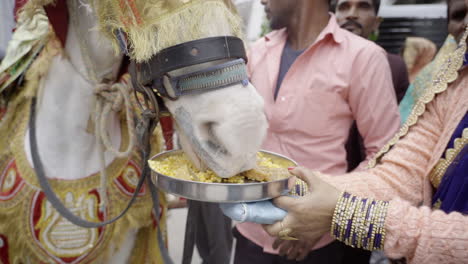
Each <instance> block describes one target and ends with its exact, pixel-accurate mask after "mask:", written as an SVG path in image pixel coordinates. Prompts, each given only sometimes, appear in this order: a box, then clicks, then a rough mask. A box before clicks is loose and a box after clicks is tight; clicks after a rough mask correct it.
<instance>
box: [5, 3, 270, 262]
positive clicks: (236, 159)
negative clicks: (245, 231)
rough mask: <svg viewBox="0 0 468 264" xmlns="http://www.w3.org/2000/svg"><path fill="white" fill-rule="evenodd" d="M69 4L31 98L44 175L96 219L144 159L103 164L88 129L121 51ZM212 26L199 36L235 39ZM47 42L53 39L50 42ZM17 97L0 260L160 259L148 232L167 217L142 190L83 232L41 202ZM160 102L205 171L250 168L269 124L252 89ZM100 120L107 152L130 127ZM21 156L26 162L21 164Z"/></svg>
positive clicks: (220, 24)
mask: <svg viewBox="0 0 468 264" xmlns="http://www.w3.org/2000/svg"><path fill="white" fill-rule="evenodd" d="M67 2H68V4H69V5H73V6H75V7H77V8H75V9H73V11H72V12H76V13H74V14H70V17H71V19H70V20H71V23H69V26H68V33H67V38H66V45H65V47H64V48H63V51H64V52H63V53H61V54H58V55H56V56H53V57H52V59H51V61H50V66H49V68H48V70H47V71H46V72H45V75H43V76H40V78H39V80H38V81H39V83H38V86H39V87H37V89H35V90H34V89H33V91H34V92H35V93H36V95H37V98H38V99H37V111H36V137H37V146H38V150H39V152H38V154H39V156H40V158H41V161H42V164H43V166H44V172H45V175H46V176H47V178H48V179H49V181H50V182H51V185H52V186H53V187H54V190H55V191H56V192H57V194H58V197H60V198H61V200H62V201H63V203H64V204H66V205H67V207H68V208H69V209H71V211H72V212H74V213H75V214H76V215H78V216H81V217H83V218H85V219H87V220H91V221H99V220H101V221H102V220H105V219H107V217H106V216H108V217H110V216H115V215H116V214H117V213H118V212H119V211H120V210H121V209H122V208H123V207H124V206H125V204H126V203H127V201H128V200H129V196H130V194H131V192H132V191H134V189H135V185H136V184H135V180H137V179H136V177H135V175H137V174H138V173H139V172H140V170H141V168H140V167H139V164H138V162H139V158H141V157H138V155H136V154H131V155H130V157H129V158H122V157H117V156H116V154H115V152H112V151H105V153H104V160H101V154H102V151H103V150H102V145H101V144H99V143H98V142H97V139H96V135H95V133H93V132H94V131H95V130H90V127H92V125H93V122H90V120H93V116H94V115H93V110H94V105H95V102H96V90H95V89H96V86H98V84H99V83H101V82H104V81H109V80H110V81H111V82H117V81H118V80H117V75H118V72H119V69H120V65H121V62H122V55H116V54H115V52H114V50H113V48H112V45H111V44H110V42H109V40H108V39H106V38H104V37H103V34H101V32H99V31H98V30H96V28H97V26H98V24H97V23H98V22H97V17H96V14H95V13H94V11H93V9H92V8H90V5H89V4H88V3H87V2H86V1H85V0H80V1H78V0H76V1H74V0H67ZM185 2H187V1H185ZM77 3H79V5H76V4H77ZM213 23H214V24H213V25H211V26H208V27H207V31H206V37H212V36H229V35H232V30H231V27H230V25H229V23H228V22H227V21H216V22H215V21H213ZM180 30H181V31H183V30H184V28H180ZM175 33H177V32H175ZM52 42H54V41H53V40H50V41H49V44H50V43H52ZM50 46H53V45H51V44H50ZM46 49H47V48H46ZM40 56H41V55H40ZM40 56H39V57H40ZM222 62H225V60H222V61H216V62H210V63H205V64H202V65H195V66H191V67H187V68H184V69H180V70H177V71H174V72H171V74H176V75H179V74H184V73H189V72H193V71H196V70H199V69H204V68H206V67H210V66H213V65H216V64H219V63H222ZM33 66H34V64H33ZM28 81H29V80H27V81H26V84H25V85H26V86H27V85H28ZM19 94H21V93H19ZM25 98H28V97H27V96H25ZM19 101H20V102H19V103H17V104H14V105H13V106H9V108H8V109H7V115H8V114H10V115H15V112H17V113H18V116H16V117H14V118H13V120H15V122H14V121H11V122H6V124H0V126H2V125H3V126H5V125H9V126H11V127H12V124H13V122H14V124H19V125H18V126H16V127H15V129H17V131H16V132H15V133H13V134H19V135H20V136H19V138H20V139H21V140H18V139H16V140H15V139H12V142H14V143H15V144H16V143H18V142H19V143H18V144H19V145H20V146H21V147H22V151H23V152H24V153H23V154H24V155H23V154H21V153H20V154H18V153H19V152H21V151H20V150H16V147H11V149H12V150H11V151H8V152H6V153H5V154H3V156H2V159H1V160H2V163H1V164H0V166H1V168H2V169H3V173H2V175H1V179H2V181H0V184H1V186H0V190H4V189H5V188H6V190H7V191H8V193H7V194H8V195H7V196H8V197H9V198H8V199H6V198H5V197H3V196H1V193H0V222H2V224H0V240H1V241H0V242H1V243H0V256H3V259H2V258H1V257H0V260H1V261H3V262H5V263H16V262H15V261H20V262H21V263H39V262H41V263H52V262H53V263H82V262H86V263H130V262H133V263H137V262H136V261H140V262H138V263H154V262H155V261H156V262H157V263H159V262H158V261H160V256H158V254H157V253H154V251H157V247H156V245H155V244H156V243H157V241H156V240H155V238H154V237H155V236H154V233H155V231H154V227H155V226H157V225H158V224H161V225H163V222H164V219H163V218H164V216H162V218H161V216H154V215H152V213H151V204H150V203H151V199H150V198H149V194H148V192H149V191H148V189H147V188H146V189H143V190H142V193H141V196H139V198H138V199H137V202H136V204H135V208H132V209H131V210H130V211H129V212H128V213H127V215H126V216H124V217H123V218H122V220H119V221H117V222H116V223H114V224H112V225H110V226H106V227H103V228H92V229H86V228H82V227H78V226H75V225H73V224H71V223H70V222H68V220H66V219H64V218H63V217H62V216H61V215H60V214H58V213H57V211H56V210H55V209H54V208H53V207H52V206H51V204H50V203H49V202H48V201H47V200H46V199H45V198H44V195H43V193H42V192H41V190H40V189H39V187H38V184H37V181H36V180H35V178H34V177H29V176H28V175H29V174H31V173H32V170H31V167H32V166H33V163H32V159H31V148H30V143H31V142H30V141H29V129H28V127H27V126H25V125H24V124H25V122H26V121H24V120H23V119H25V118H24V117H21V116H20V115H24V114H29V112H28V109H29V107H30V105H29V103H30V100H27V99H24V100H19ZM22 102H23V103H22ZM24 102H25V103H24ZM164 102H165V104H166V106H167V107H168V109H169V111H170V112H171V113H172V114H173V116H174V118H175V123H176V128H177V129H178V131H177V132H178V135H179V138H180V142H181V145H182V148H183V149H184V150H185V151H186V152H187V153H188V154H189V155H190V157H191V158H192V160H193V161H194V162H195V163H196V164H197V165H198V166H200V167H211V168H213V169H215V170H217V172H218V173H219V174H220V175H222V176H223V177H230V176H232V175H235V174H236V173H238V172H241V171H243V170H247V169H250V168H252V167H253V166H254V163H255V153H256V152H257V151H258V149H259V147H260V145H261V143H262V140H263V137H264V135H265V131H266V127H267V122H266V118H265V115H264V113H263V100H262V98H261V97H260V96H259V95H258V94H257V93H256V91H255V88H254V87H253V86H252V85H250V84H248V85H247V86H245V87H244V86H243V85H242V84H236V85H231V86H230V87H226V88H223V89H218V90H214V91H210V92H205V93H202V94H196V95H187V96H183V97H181V98H179V99H178V100H175V101H172V100H168V99H164ZM12 107H16V108H14V109H12ZM21 109H23V110H24V111H22V110H21ZM181 112H182V113H183V115H182V116H181V115H180V113H181ZM18 120H23V121H18ZM25 120H27V118H26V119H25ZM105 122H106V130H107V133H108V137H109V139H110V142H111V145H112V146H113V148H115V149H119V148H124V147H125V146H126V145H128V143H129V141H130V139H129V138H130V137H131V135H130V136H129V135H128V133H127V132H126V130H127V125H128V122H124V121H123V120H122V118H121V117H120V116H119V113H117V112H112V113H111V114H110V115H109V118H108V119H107V120H106V121H105ZM90 124H91V126H90ZM96 125H99V124H94V126H96ZM0 128H1V127H0ZM12 128H13V127H12ZM184 129H186V130H184ZM23 130H24V131H23ZM2 131H3V130H2ZM9 135H12V133H11V131H10V133H9ZM20 141H22V142H20ZM207 142H208V143H209V144H207ZM213 146H216V147H213ZM157 147H158V146H154V148H157ZM220 149H222V151H220ZM160 150H161V149H160ZM201 153H203V154H201ZM7 154H8V156H5V155H7ZM18 155H19V156H20V157H18ZM23 156H24V157H23ZM23 158H24V160H27V162H20V161H22V159H23ZM122 160H123V161H122ZM6 161H9V162H6ZM11 161H12V162H13V163H12V162H11ZM100 161H103V163H101V162H100ZM119 162H120V163H119ZM11 164H14V166H13V165H11ZM103 165H104V169H105V170H106V171H107V182H105V184H106V186H107V187H106V188H107V189H106V190H107V196H108V199H107V204H106V210H104V211H100V210H99V203H100V202H101V199H103V197H102V195H101V194H100V193H99V186H100V184H102V182H99V180H97V179H99V173H100V171H102V169H103ZM23 167H28V168H23ZM32 174H33V173H32ZM12 177H13V178H12ZM7 180H8V181H7ZM7 183H8V186H7ZM20 194H21V195H20ZM3 198H4V199H3ZM16 198H17V199H18V201H17V202H15V203H6V204H5V205H3V206H2V203H3V201H4V200H5V201H11V200H14V199H16ZM163 207H164V204H162V205H161V208H163ZM15 212H16V213H15ZM18 212H21V213H18ZM163 212H164V210H163ZM12 214H13V216H12ZM20 218H21V219H20ZM22 218H24V219H22ZM7 221H9V224H7V223H6V222H7ZM15 221H17V222H16V223H17V224H18V225H17V227H16V228H13V229H11V230H9V229H7V226H8V227H9V228H10V227H12V226H15ZM20 223H21V224H20ZM162 232H165V231H164V229H163V230H162ZM19 233H21V235H19ZM169 237H170V234H169ZM19 240H24V241H21V242H18V241H19ZM4 245H9V248H7V249H6V250H7V251H2V250H5V247H4ZM5 253H6V255H5ZM4 256H7V257H6V258H5V257H4Z"/></svg>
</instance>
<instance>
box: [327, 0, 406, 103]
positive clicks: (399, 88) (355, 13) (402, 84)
mask: <svg viewBox="0 0 468 264" xmlns="http://www.w3.org/2000/svg"><path fill="white" fill-rule="evenodd" d="M379 9H380V0H337V3H336V8H335V15H336V19H337V21H338V24H339V25H340V26H341V27H342V28H344V29H346V30H349V31H350V32H352V33H354V34H356V35H359V36H361V37H363V38H365V39H373V40H376V38H377V37H378V30H379V26H380V23H381V22H382V18H381V17H379V16H378V13H379ZM387 59H388V63H389V64H390V68H391V70H392V80H393V86H394V88H395V93H396V96H397V101H398V102H400V101H401V99H403V96H404V95H405V92H406V89H408V85H409V80H408V72H407V69H406V64H405V62H404V61H403V59H402V58H401V57H400V56H398V55H395V54H391V53H387Z"/></svg>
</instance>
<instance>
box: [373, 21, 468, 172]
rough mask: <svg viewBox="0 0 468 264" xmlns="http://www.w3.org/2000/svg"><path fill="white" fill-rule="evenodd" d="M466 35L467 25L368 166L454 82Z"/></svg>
mask: <svg viewBox="0 0 468 264" xmlns="http://www.w3.org/2000/svg"><path fill="white" fill-rule="evenodd" d="M467 37H468V27H467V28H466V30H465V33H464V34H463V37H462V39H461V41H460V45H459V47H458V48H457V49H456V50H455V51H454V52H453V53H452V54H450V56H449V57H448V59H447V61H446V62H445V63H444V64H443V65H442V67H441V69H440V70H439V71H438V72H437V74H436V75H435V78H434V80H433V81H432V86H431V88H430V89H427V90H426V91H425V93H424V94H423V95H422V96H421V97H420V98H419V99H418V101H417V102H416V104H415V106H414V107H413V110H412V111H411V114H410V115H409V117H408V119H407V120H406V122H405V123H404V124H403V125H402V127H401V128H400V130H399V132H398V133H397V134H395V136H394V137H393V138H392V139H391V140H390V141H389V142H388V143H387V144H386V145H384V146H383V148H382V149H381V150H380V151H379V152H377V154H376V155H375V156H374V158H372V159H371V160H370V161H369V164H368V165H367V167H368V168H374V167H375V166H376V165H377V164H378V162H379V161H380V159H381V158H382V157H383V156H384V155H385V154H386V153H387V152H389V151H390V149H391V148H392V147H393V146H394V145H395V144H396V143H397V142H398V141H399V140H400V139H401V138H403V137H404V136H406V134H408V132H409V130H410V128H411V127H412V126H414V125H415V124H416V123H417V122H418V120H419V118H420V117H421V116H422V115H423V114H424V112H425V111H426V105H427V104H429V103H430V102H432V100H434V98H435V96H436V95H437V94H440V93H442V92H444V91H446V90H447V88H448V86H449V84H450V83H452V82H454V81H455V80H456V79H457V78H458V70H459V69H460V68H461V66H462V65H463V58H464V55H465V52H466V39H467Z"/></svg>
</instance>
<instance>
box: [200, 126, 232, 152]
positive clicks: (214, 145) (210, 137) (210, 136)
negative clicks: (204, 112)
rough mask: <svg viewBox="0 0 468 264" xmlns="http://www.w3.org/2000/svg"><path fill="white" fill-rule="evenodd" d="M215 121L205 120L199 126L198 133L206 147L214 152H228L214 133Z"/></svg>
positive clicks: (218, 136)
mask: <svg viewBox="0 0 468 264" xmlns="http://www.w3.org/2000/svg"><path fill="white" fill-rule="evenodd" d="M216 126H218V123H216V122H205V123H203V124H202V125H201V126H200V135H201V137H202V138H203V139H204V141H205V143H206V144H207V146H208V148H210V149H211V150H212V151H213V152H214V153H219V154H223V155H227V154H228V150H227V149H226V147H225V146H224V145H223V143H222V141H221V140H220V136H222V135H218V134H217V133H216Z"/></svg>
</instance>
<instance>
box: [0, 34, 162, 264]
mask: <svg viewBox="0 0 468 264" xmlns="http://www.w3.org/2000/svg"><path fill="white" fill-rule="evenodd" d="M51 45H52V46H53V45H54V43H53V41H49V43H48V46H47V47H46V48H45V49H44V51H43V53H41V55H40V56H39V58H38V59H37V60H36V61H35V62H34V63H33V65H32V66H31V68H30V70H29V71H28V73H27V74H26V76H27V78H26V79H27V82H26V83H25V86H24V87H21V88H20V89H18V90H17V91H15V94H14V95H13V96H12V97H11V101H9V105H8V107H9V110H10V111H9V113H11V114H8V115H7V116H6V117H5V118H4V119H3V120H2V122H1V123H0V135H1V137H0V147H1V149H0V172H3V176H4V177H7V178H5V180H6V181H4V182H5V184H3V185H0V191H5V192H8V191H10V193H11V192H12V188H13V190H15V183H14V181H13V180H14V178H15V177H21V179H22V180H23V181H24V186H22V188H21V189H20V190H19V191H18V192H17V193H15V194H14V196H12V198H11V199H10V200H7V201H0V236H1V238H2V239H4V240H5V243H8V256H9V258H10V259H9V261H10V263H65V262H67V263H69V262H70V261H71V260H73V263H90V264H94V263H106V262H108V261H109V258H110V257H112V255H111V254H112V253H113V252H115V249H116V248H119V247H120V246H121V245H122V243H123V242H124V241H125V239H128V237H127V235H128V234H129V233H130V231H131V230H145V232H144V234H145V235H146V237H147V238H148V239H145V240H142V241H136V242H135V247H136V246H141V247H142V248H146V249H147V250H146V251H142V250H137V249H133V253H135V254H138V255H135V256H132V257H135V258H140V259H144V260H145V262H138V263H159V262H158V261H159V260H160V259H161V256H160V253H159V250H158V249H159V245H158V241H157V240H156V234H157V229H156V227H157V226H159V227H160V228H161V232H162V234H164V235H163V237H164V238H165V237H166V232H167V231H166V223H165V215H166V212H165V210H166V206H165V204H166V202H165V200H164V195H163V194H162V193H160V202H161V205H160V208H161V215H162V216H161V218H159V217H158V218H156V219H155V218H154V216H153V214H152V200H151V197H150V194H149V192H148V191H146V192H145V193H143V194H142V195H141V196H138V197H137V199H136V202H135V204H134V206H133V207H132V208H131V209H130V210H129V211H128V212H127V214H126V215H125V216H124V217H123V218H121V219H120V220H119V221H117V222H116V223H114V224H111V225H108V226H106V227H103V228H98V229H83V228H80V227H78V226H75V225H71V224H70V223H69V222H68V221H66V220H65V219H63V218H62V217H61V216H60V215H59V214H58V213H57V212H56V210H55V209H54V208H52V207H51V206H50V204H49V202H47V200H46V199H45V198H44V196H43V193H41V192H40V188H39V185H38V183H37V179H36V176H35V173H34V170H33V169H32V168H31V167H30V163H29V161H28V160H27V157H26V154H25V152H24V149H25V148H24V139H25V135H26V134H25V133H26V130H27V125H28V120H29V109H30V102H31V101H30V99H31V97H32V96H35V95H36V93H37V90H38V87H39V83H40V79H41V78H42V77H43V76H44V74H45V73H46V72H47V69H48V67H46V66H45V65H44V64H43V63H39V62H41V61H42V62H47V61H51V60H52V58H53V57H54V56H56V55H57V54H59V53H60V51H59V50H55V51H54V52H48V51H50V50H53V49H52V48H51ZM55 48H57V47H55ZM59 48H60V47H59ZM41 67H42V68H41ZM122 127H123V128H125V122H123V123H122ZM155 135H157V136H162V134H161V133H160V132H159V130H158V133H157V134H155ZM127 142H128V135H127V130H126V129H122V146H125V145H126V143H127ZM154 142H158V143H162V140H160V139H157V140H155V141H154ZM160 147H161V144H159V145H157V146H155V149H160ZM130 159H131V161H130ZM12 161H14V162H15V166H16V167H15V168H16V170H15V174H13V173H12V172H11V170H9V164H11V162H12ZM132 161H134V162H133V163H132ZM140 161H141V158H140V156H139V155H138V154H137V152H135V153H134V154H133V155H131V157H130V158H122V159H116V160H114V161H113V162H112V163H111V164H110V165H109V166H108V168H107V175H108V177H109V181H108V184H107V192H108V194H109V203H108V206H107V208H106V209H107V211H106V212H105V215H104V218H105V219H108V218H110V217H112V216H115V215H117V214H118V213H120V212H121V211H122V210H123V209H124V208H125V206H126V205H127V203H128V201H129V200H130V197H129V196H128V194H124V193H123V192H122V190H121V189H119V188H118V187H117V186H116V183H115V181H114V180H115V179H117V178H119V177H122V178H125V180H126V183H128V186H130V187H131V188H134V181H135V176H136V175H134V173H135V172H136V171H138V169H135V168H134V166H135V164H139V162H140ZM132 164H133V165H132ZM125 172H127V173H125ZM138 172H139V171H138ZM0 178H1V177H0ZM49 182H50V184H51V186H52V188H53V189H54V190H55V192H56V194H57V196H59V197H60V198H61V199H62V201H64V203H65V204H66V205H67V207H69V208H71V209H72V211H73V212H74V213H75V214H77V215H80V216H82V217H85V218H86V219H88V220H91V221H98V220H103V219H102V218H103V215H102V213H103V212H99V206H98V204H99V203H98V197H99V196H98V192H97V191H96V190H97V189H98V188H99V186H100V181H99V175H98V174H95V175H91V176H88V177H86V178H83V179H79V180H70V181H69V180H56V179H55V180H54V179H50V180H49ZM0 184H1V183H0ZM12 184H13V185H12ZM12 186H13V187H12ZM155 223H156V224H155ZM138 239H140V236H138ZM2 250H3V249H2V248H0V252H2ZM139 254H141V257H140V256H139ZM61 258H66V259H67V261H64V260H62V259H61ZM69 260H70V261H69Z"/></svg>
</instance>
